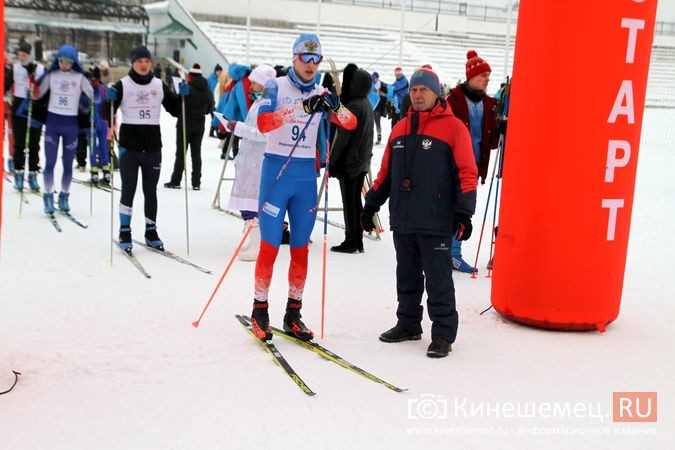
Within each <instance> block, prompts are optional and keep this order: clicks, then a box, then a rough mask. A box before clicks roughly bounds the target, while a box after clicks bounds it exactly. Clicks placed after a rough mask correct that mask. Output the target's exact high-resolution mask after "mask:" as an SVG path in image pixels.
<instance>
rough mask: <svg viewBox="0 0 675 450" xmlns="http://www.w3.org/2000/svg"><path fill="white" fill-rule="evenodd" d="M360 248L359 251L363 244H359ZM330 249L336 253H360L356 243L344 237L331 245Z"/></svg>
mask: <svg viewBox="0 0 675 450" xmlns="http://www.w3.org/2000/svg"><path fill="white" fill-rule="evenodd" d="M361 249H362V250H361V251H363V244H361ZM330 251H331V252H338V253H360V252H359V247H358V245H357V244H356V243H355V242H354V241H352V240H349V239H345V240H344V242H342V244H340V245H334V246H332V247H331V248H330Z"/></svg>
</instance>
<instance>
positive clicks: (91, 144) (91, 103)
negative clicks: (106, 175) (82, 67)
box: [89, 92, 96, 217]
mask: <svg viewBox="0 0 675 450" xmlns="http://www.w3.org/2000/svg"><path fill="white" fill-rule="evenodd" d="M92 97H96V92H94V95H93V96H92ZM95 158H96V152H95V151H94V98H90V99H89V168H90V169H91V170H90V172H91V173H92V174H93V173H94V164H95V161H94V159H95ZM89 181H90V183H89V217H93V215H94V183H93V181H94V180H93V179H91V180H89Z"/></svg>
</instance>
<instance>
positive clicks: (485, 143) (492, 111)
mask: <svg viewBox="0 0 675 450" xmlns="http://www.w3.org/2000/svg"><path fill="white" fill-rule="evenodd" d="M445 100H446V101H447V102H448V104H449V105H450V107H451V108H452V112H453V113H454V115H455V117H457V118H458V119H459V120H461V121H462V122H463V123H464V125H466V128H467V130H470V127H469V106H468V105H467V103H466V96H465V95H464V92H462V86H461V85H459V86H456V87H454V88H452V89H451V90H450V93H449V94H448V96H447V97H446V98H445ZM498 104H499V102H498V101H497V100H496V99H494V98H492V97H490V96H489V95H487V94H485V95H484V96H483V136H482V139H481V142H480V161H479V163H478V175H480V178H481V183H482V184H485V179H486V178H487V173H488V166H489V165H490V150H492V149H495V148H497V146H498V145H499V133H497V105H498Z"/></svg>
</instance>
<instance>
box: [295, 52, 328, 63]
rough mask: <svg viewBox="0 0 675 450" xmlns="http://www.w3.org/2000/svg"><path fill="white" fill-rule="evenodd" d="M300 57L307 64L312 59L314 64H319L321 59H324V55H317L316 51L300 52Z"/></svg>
mask: <svg viewBox="0 0 675 450" xmlns="http://www.w3.org/2000/svg"><path fill="white" fill-rule="evenodd" d="M298 57H299V58H300V60H301V61H302V62H304V63H305V64H308V63H309V62H310V61H312V62H313V63H314V64H319V63H320V62H321V61H323V56H321V55H317V54H316V53H300V54H298Z"/></svg>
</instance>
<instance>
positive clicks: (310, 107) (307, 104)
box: [302, 95, 326, 114]
mask: <svg viewBox="0 0 675 450" xmlns="http://www.w3.org/2000/svg"><path fill="white" fill-rule="evenodd" d="M302 109H304V110H305V112H306V113H307V114H314V113H317V112H320V111H322V110H324V109H326V102H325V101H324V98H323V95H312V96H311V97H310V98H308V99H306V100H303V101H302Z"/></svg>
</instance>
